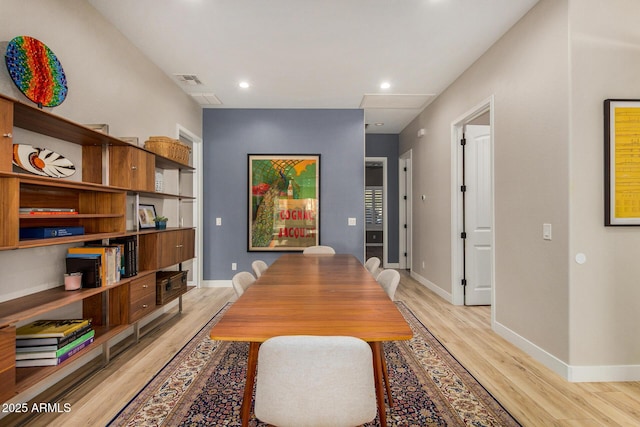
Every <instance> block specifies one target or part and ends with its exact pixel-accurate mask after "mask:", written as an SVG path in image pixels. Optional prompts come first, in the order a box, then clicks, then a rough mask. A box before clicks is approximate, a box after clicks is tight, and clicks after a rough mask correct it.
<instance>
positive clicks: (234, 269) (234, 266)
mask: <svg viewBox="0 0 640 427" xmlns="http://www.w3.org/2000/svg"><path fill="white" fill-rule="evenodd" d="M237 269H238V264H237V263H235V262H232V263H231V270H233V271H236V270H237Z"/></svg>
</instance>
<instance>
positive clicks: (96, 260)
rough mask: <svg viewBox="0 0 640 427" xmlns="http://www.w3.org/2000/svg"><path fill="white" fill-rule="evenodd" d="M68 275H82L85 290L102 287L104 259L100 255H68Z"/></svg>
mask: <svg viewBox="0 0 640 427" xmlns="http://www.w3.org/2000/svg"><path fill="white" fill-rule="evenodd" d="M65 262H66V267H67V274H71V273H82V287H83V288H99V287H101V286H102V277H101V273H102V257H101V256H100V254H67V258H66V260H65Z"/></svg>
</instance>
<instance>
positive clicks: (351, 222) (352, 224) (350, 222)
mask: <svg viewBox="0 0 640 427" xmlns="http://www.w3.org/2000/svg"><path fill="white" fill-rule="evenodd" d="M355 225H356V219H355V218H349V226H350V227H353V226H355Z"/></svg>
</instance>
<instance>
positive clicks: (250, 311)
mask: <svg viewBox="0 0 640 427" xmlns="http://www.w3.org/2000/svg"><path fill="white" fill-rule="evenodd" d="M282 335H323V336H329V335H345V336H354V337H357V338H360V339H362V340H364V341H366V342H368V343H369V345H370V346H371V349H372V352H373V365H374V366H373V368H374V374H375V375H374V377H375V384H376V399H377V405H378V417H379V420H380V425H381V426H386V411H385V404H384V385H383V378H382V376H383V375H382V373H383V357H384V356H383V354H382V343H383V342H384V341H395V340H408V339H410V338H411V337H412V332H411V328H410V327H409V324H408V323H407V321H406V320H405V319H404V317H403V316H402V314H401V313H400V311H398V309H397V307H396V305H395V304H394V303H393V302H392V301H391V300H390V299H389V297H388V296H387V294H386V293H385V292H384V290H382V288H381V287H380V285H379V284H378V283H377V282H376V280H375V279H374V277H373V276H372V275H371V274H370V273H369V272H368V271H367V270H366V269H365V268H364V266H363V265H362V263H361V262H360V261H359V260H358V259H357V258H356V257H354V256H353V255H347V254H335V255H325V254H321V255H312V254H284V255H282V256H280V258H278V259H277V260H276V261H275V262H274V263H273V264H272V265H271V266H270V267H269V268H268V269H267V270H266V272H264V273H263V274H262V276H260V278H259V279H258V280H257V281H256V282H255V284H253V285H252V286H251V287H249V289H247V290H246V291H245V293H244V294H243V295H242V296H241V297H240V298H239V299H238V300H237V301H236V302H234V303H233V304H232V305H231V307H229V309H228V310H227V311H226V312H225V313H224V315H223V317H222V318H221V319H220V321H219V322H218V323H217V324H216V325H214V326H213V328H212V329H211V332H210V337H211V339H214V340H222V341H245V342H249V343H250V344H249V355H248V360H247V378H246V383H245V389H244V396H243V401H242V407H241V418H242V425H243V426H248V424H249V418H250V416H251V406H252V403H253V387H254V383H255V375H256V370H257V364H258V351H259V348H260V344H261V343H262V342H264V341H266V340H267V339H269V338H272V337H275V336H282Z"/></svg>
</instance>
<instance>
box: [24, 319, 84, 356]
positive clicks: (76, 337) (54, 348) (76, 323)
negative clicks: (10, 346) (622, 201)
mask: <svg viewBox="0 0 640 427" xmlns="http://www.w3.org/2000/svg"><path fill="white" fill-rule="evenodd" d="M94 336H95V331H94V330H93V328H92V327H91V321H90V320H88V319H71V320H36V321H35V322H31V323H29V324H28V325H24V326H22V327H20V328H18V329H17V330H16V367H18V368H21V367H28V366H54V365H58V364H60V363H62V362H64V361H65V360H67V359H68V358H69V357H71V356H73V355H74V354H76V353H78V352H79V351H80V350H82V349H84V348H86V347H87V346H89V344H91V343H92V342H93V339H94Z"/></svg>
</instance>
